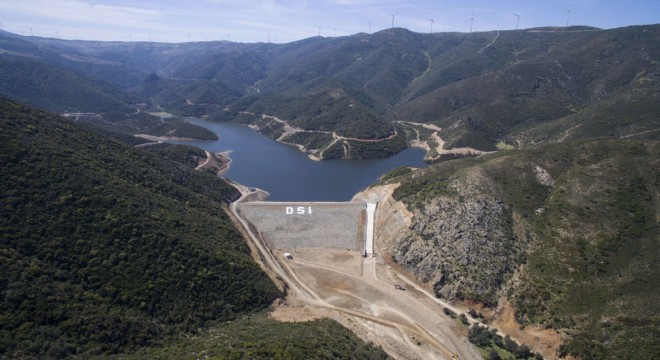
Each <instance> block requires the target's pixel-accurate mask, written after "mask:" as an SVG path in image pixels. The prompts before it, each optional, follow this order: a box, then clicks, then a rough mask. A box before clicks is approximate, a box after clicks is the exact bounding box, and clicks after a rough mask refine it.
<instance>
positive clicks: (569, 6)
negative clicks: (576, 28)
mask: <svg viewBox="0 0 660 360" xmlns="http://www.w3.org/2000/svg"><path fill="white" fill-rule="evenodd" d="M570 18H571V5H570V4H569V5H568V11H567V12H566V27H568V20H569V19H570Z"/></svg>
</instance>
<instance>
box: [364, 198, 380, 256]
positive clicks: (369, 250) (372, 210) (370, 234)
mask: <svg viewBox="0 0 660 360" xmlns="http://www.w3.org/2000/svg"><path fill="white" fill-rule="evenodd" d="M376 205H377V203H367V238H366V240H365V244H364V252H365V253H366V255H367V256H373V255H374V230H375V229H374V226H375V222H374V215H375V214H376Z"/></svg>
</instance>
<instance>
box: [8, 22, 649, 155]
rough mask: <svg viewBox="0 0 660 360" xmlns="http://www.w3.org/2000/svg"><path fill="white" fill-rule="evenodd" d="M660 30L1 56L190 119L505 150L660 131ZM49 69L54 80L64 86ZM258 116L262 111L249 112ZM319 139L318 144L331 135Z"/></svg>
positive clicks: (21, 47) (12, 47)
mask: <svg viewBox="0 0 660 360" xmlns="http://www.w3.org/2000/svg"><path fill="white" fill-rule="evenodd" d="M659 40H660V25H645V26H631V27H625V28H618V29H610V30H601V29H596V28H590V27H585V26H574V27H567V28H551V27H548V28H534V29H525V30H516V31H491V32H476V33H469V34H466V33H434V34H421V33H414V32H411V31H408V30H406V29H400V28H395V29H388V30H383V31H380V32H377V33H374V34H371V35H367V34H356V35H353V36H345V37H333V38H323V37H313V38H309V39H305V40H301V41H296V42H292V43H289V44H263V43H260V44H242V43H232V42H226V41H219V42H218V41H215V42H193V43H183V44H159V43H140V42H138V43H122V42H94V41H89V42H85V41H64V40H55V39H44V38H33V37H20V36H17V35H12V36H9V35H7V33H0V60H2V59H10V58H12V57H20V58H21V59H23V60H24V61H25V63H26V64H27V61H37V60H38V61H41V62H42V63H44V64H47V65H48V66H49V67H52V68H54V69H58V70H62V69H66V71H75V72H76V74H78V75H79V76H83V77H84V78H86V79H88V80H89V79H94V80H95V81H99V82H103V83H105V84H110V85H109V86H113V87H116V88H118V89H120V90H121V91H122V92H125V91H129V93H130V94H131V95H130V96H129V98H131V99H132V100H133V101H135V102H146V103H147V104H148V105H150V106H153V107H158V106H160V107H161V108H163V109H165V110H167V111H170V112H172V113H175V114H177V115H180V116H204V115H208V116H209V117H210V118H213V119H218V120H221V121H237V122H246V121H248V122H250V123H252V124H255V125H258V126H259V128H260V131H262V132H264V133H265V134H267V135H269V136H271V137H273V138H277V137H278V136H279V133H278V132H280V133H281V129H278V127H279V126H280V125H277V124H275V123H271V124H259V120H260V115H262V114H265V115H274V116H278V117H279V118H281V119H282V120H285V121H289V122H291V124H292V125H294V126H296V127H299V128H302V129H305V130H312V131H315V130H322V131H329V132H333V131H335V132H337V133H338V134H340V135H341V136H345V137H352V138H362V139H378V138H384V137H388V136H389V135H390V134H391V133H392V130H393V127H392V125H391V122H392V121H411V122H417V123H429V124H434V125H437V126H439V127H441V128H442V131H441V132H440V134H439V135H440V136H441V137H442V138H443V140H444V141H445V146H446V147H448V148H452V147H472V148H476V149H479V150H495V148H496V144H498V143H501V142H503V143H506V144H508V145H511V146H514V147H527V146H530V145H534V144H539V143H551V142H555V141H563V140H579V139H585V138H593V137H599V136H611V137H623V136H644V137H645V138H649V137H651V138H655V139H657V136H658V134H659V133H658V131H657V130H658V129H659V128H660V123H659V122H658V114H659V113H660V110H659V109H658V106H657V105H656V104H657V101H655V98H656V95H655V94H657V92H658V87H659V85H658V82H657V74H658V71H659V68H658V66H659V63H658V60H657V59H658V58H659V57H660V49H659V48H658V44H660V41H659ZM62 59H66V61H64V60H62ZM74 60H75V61H74ZM292 64H295V66H292ZM17 70H18V72H19V73H21V72H23V75H21V76H26V75H25V71H26V70H25V69H20V68H19V69H17ZM53 71H54V70H53ZM113 74H115V75H116V79H117V81H112V79H113ZM146 74H151V75H148V76H147V75H146ZM28 75H29V74H28ZM42 77H45V80H42V81H41V82H42V87H44V88H46V89H50V88H49V87H48V86H53V84H57V83H60V82H61V81H60V79H59V78H57V77H54V78H53V79H51V80H48V76H47V75H42ZM27 78H30V77H27ZM55 79H58V80H55ZM119 79H123V80H119ZM145 80H146V81H145ZM12 82H15V81H14V80H12ZM88 82H89V81H82V82H81V84H83V87H84V86H86V85H84V84H87V83H88ZM45 85H48V86H45ZM72 89H76V87H75V86H73V87H72ZM19 90H20V87H15V88H11V89H8V90H5V94H6V95H8V96H13V97H14V98H16V99H22V100H25V101H27V100H31V101H32V102H31V103H32V104H37V105H39V104H40V103H42V102H43V103H44V104H46V105H49V106H50V107H48V108H52V106H54V104H56V98H54V97H55V95H56V94H55V93H54V92H53V91H51V90H48V91H49V92H50V98H49V93H48V92H47V93H45V94H41V95H40V96H39V97H38V98H39V101H35V99H32V98H31V97H28V96H27V95H26V93H21V92H20V91H19ZM84 93H85V94H89V93H90V92H89V91H85V92H84ZM103 93H104V94H106V93H107V92H103ZM91 94H94V92H91ZM122 99H123V98H122ZM89 100H93V99H89ZM85 103H86V104H88V103H90V101H86V102H85ZM96 103H98V104H104V102H103V101H100V100H95V101H93V102H91V104H96ZM42 107H46V106H42ZM69 107H71V106H69ZM106 108H107V107H106ZM246 112H249V113H254V114H256V115H257V116H255V117H253V118H246V117H245V113H246ZM409 135H410V134H409ZM413 139H414V138H406V137H404V136H403V135H401V136H400V139H397V141H401V142H405V141H408V142H410V141H412V140H413ZM289 140H290V141H289V142H295V141H298V140H299V139H297V138H294V139H289ZM294 140H295V141H294ZM318 140H319V139H315V140H314V142H318V143H319V144H318V148H317V149H312V150H320V149H325V148H327V147H329V146H330V145H331V144H332V141H331V140H327V139H326V141H325V142H323V143H322V144H321V143H320V141H318ZM301 142H303V143H300V142H297V143H298V144H300V145H305V144H304V143H305V142H309V141H308V139H306V138H305V139H302V140H301ZM343 147H346V148H348V147H350V148H351V149H354V151H352V152H351V154H350V156H351V157H357V158H360V157H374V156H376V157H378V156H387V155H389V154H391V153H392V151H393V150H394V151H399V150H401V149H402V148H403V147H399V146H392V144H389V145H387V146H375V147H374V146H365V144H364V143H362V144H357V143H355V144H354V143H350V144H348V145H345V144H344V145H341V144H340V145H338V149H339V150H338V151H336V150H337V149H328V150H333V151H330V152H328V154H335V155H336V156H338V157H347V156H349V154H348V152H347V151H342V150H341V149H342V148H343ZM329 157H330V158H331V157H335V156H329ZM324 158H325V157H324Z"/></svg>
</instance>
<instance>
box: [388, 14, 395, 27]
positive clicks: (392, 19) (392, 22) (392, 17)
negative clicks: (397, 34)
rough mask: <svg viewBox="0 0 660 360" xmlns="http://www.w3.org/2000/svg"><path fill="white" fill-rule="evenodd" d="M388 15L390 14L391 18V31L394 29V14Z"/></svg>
mask: <svg viewBox="0 0 660 360" xmlns="http://www.w3.org/2000/svg"><path fill="white" fill-rule="evenodd" d="M388 14H390V15H391V16H392V29H394V14H392V13H388Z"/></svg>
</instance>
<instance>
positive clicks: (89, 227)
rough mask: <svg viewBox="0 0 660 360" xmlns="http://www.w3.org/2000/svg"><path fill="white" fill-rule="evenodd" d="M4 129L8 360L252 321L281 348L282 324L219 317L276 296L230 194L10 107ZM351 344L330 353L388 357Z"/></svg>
mask: <svg viewBox="0 0 660 360" xmlns="http://www.w3.org/2000/svg"><path fill="white" fill-rule="evenodd" d="M0 124H1V127H2V132H1V135H0V136H1V137H2V139H0V147H1V151H0V163H2V166H1V167H0V176H1V177H2V179H3V181H2V192H0V212H1V214H0V264H1V266H2V269H3V271H2V272H1V273H0V299H1V301H0V318H1V319H2V326H1V327H0V357H2V358H40V359H43V358H63V357H72V356H76V357H78V358H89V357H101V358H105V357H107V356H109V355H111V354H119V353H125V352H132V351H152V350H153V351H157V350H156V349H158V348H167V347H170V346H174V345H173V344H175V343H177V342H178V341H184V340H180V339H184V338H189V335H190V334H194V333H197V332H198V331H200V330H201V329H205V328H207V329H208V328H209V327H213V328H217V329H218V330H216V331H225V332H228V333H229V334H230V335H231V336H237V335H238V333H236V332H237V331H238V330H237V329H238V328H245V329H250V327H254V326H256V325H255V324H256V323H253V321H257V322H262V323H263V324H264V325H263V326H264V327H268V328H270V329H272V330H271V331H270V332H269V333H264V334H261V335H259V336H260V338H261V339H262V341H263V344H271V343H273V344H275V341H274V340H275V339H278V338H279V337H278V336H279V335H276V334H275V333H277V330H276V329H278V327H279V326H280V324H278V323H276V322H273V321H269V320H263V319H262V320H259V318H258V317H256V318H254V320H253V321H252V320H242V321H243V322H242V323H240V324H243V325H239V324H235V325H229V323H225V322H226V321H229V320H233V319H237V318H239V317H240V318H242V317H244V316H245V315H247V314H253V313H255V312H257V311H259V310H262V309H265V308H266V307H267V306H268V305H269V304H270V303H271V302H272V301H273V300H274V299H275V298H277V297H278V296H280V295H281V294H280V293H279V292H278V291H277V289H276V288H275V286H274V285H273V283H272V282H271V281H270V280H269V279H268V277H267V276H266V275H265V274H264V273H263V272H262V271H261V270H260V269H259V268H258V266H257V265H256V264H255V263H254V262H253V261H252V258H251V257H250V254H249V250H248V248H247V246H246V245H245V243H244V240H243V238H242V237H241V236H240V234H239V233H238V231H237V230H236V229H235V228H234V226H233V224H232V223H231V222H230V220H229V219H228V217H227V216H226V215H225V212H224V209H223V206H224V205H225V204H226V203H227V202H228V201H230V200H231V199H234V198H236V196H237V192H236V190H235V189H234V188H232V187H230V186H229V185H228V184H226V183H225V182H224V181H223V180H221V179H218V178H217V177H215V176H213V175H209V174H205V173H200V172H196V171H194V170H193V167H192V166H190V165H189V164H185V163H183V162H173V161H171V160H167V159H165V158H163V157H161V156H159V155H157V154H156V153H153V152H150V151H147V150H139V149H134V148H132V147H130V146H128V145H126V144H124V143H122V142H119V141H116V140H113V139H111V138H107V137H104V136H102V135H100V134H98V133H96V132H94V131H92V130H89V129H87V128H85V127H81V126H79V125H76V124H73V123H71V122H69V121H67V120H64V119H62V118H59V117H57V116H54V115H50V114H47V113H43V112H40V111H36V110H30V109H28V108H25V107H23V106H21V105H18V104H16V103H13V102H10V101H7V100H4V99H3V100H0ZM177 159H178V155H177ZM178 161H181V160H180V159H179V160H178ZM248 319H249V318H248ZM317 326H319V327H320V328H317ZM286 327H288V328H292V329H291V331H292V332H301V331H302V332H306V333H308V335H307V337H306V339H307V340H306V341H309V342H310V343H309V344H314V343H315V342H325V341H326V340H324V339H326V338H327V337H330V338H331V337H334V336H337V337H346V336H348V337H349V338H350V337H351V336H350V335H347V334H348V330H345V329H343V328H341V327H337V326H335V325H332V324H327V323H318V324H316V325H315V324H307V325H292V324H290V325H283V327H282V329H284V328H286ZM305 328H307V329H308V331H306V330H303V329H305ZM223 329H224V330H223ZM321 329H326V330H321ZM235 333H236V334H235ZM186 334H188V335H186ZM351 339H352V340H351V345H350V346H349V345H347V346H345V347H344V348H342V350H340V351H339V352H336V353H335V355H334V357H335V358H348V357H350V355H349V354H351V353H352V352H353V351H365V352H366V353H368V354H371V355H373V358H376V357H379V358H382V354H383V353H382V351H381V350H376V349H374V348H373V347H370V346H367V345H365V344H363V343H361V342H359V341H358V340H357V339H355V338H354V337H353V338H351ZM186 341H187V340H186ZM230 343H231V344H233V345H232V346H233V347H235V348H236V351H239V352H240V351H242V350H241V349H257V350H258V349H261V348H263V349H275V348H272V347H271V345H255V344H254V343H253V342H249V341H247V340H240V339H239V338H237V339H236V340H232V341H230ZM309 344H307V343H305V342H303V346H310V345H309ZM145 346H147V347H149V349H152V350H148V349H145V348H144V347H145ZM191 346H192V345H191ZM359 349H363V350H359ZM364 358H369V357H364Z"/></svg>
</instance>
